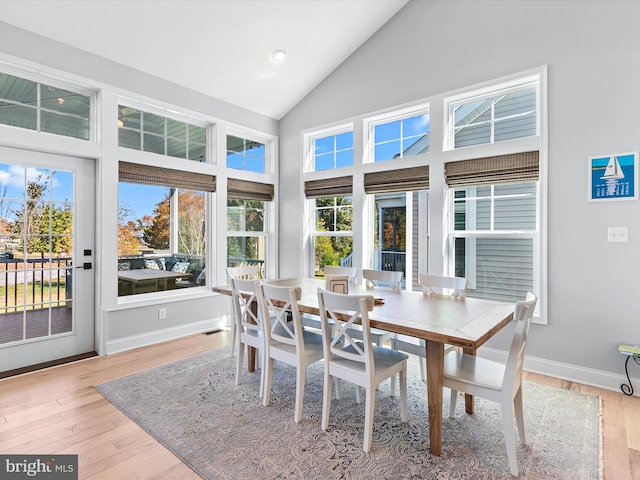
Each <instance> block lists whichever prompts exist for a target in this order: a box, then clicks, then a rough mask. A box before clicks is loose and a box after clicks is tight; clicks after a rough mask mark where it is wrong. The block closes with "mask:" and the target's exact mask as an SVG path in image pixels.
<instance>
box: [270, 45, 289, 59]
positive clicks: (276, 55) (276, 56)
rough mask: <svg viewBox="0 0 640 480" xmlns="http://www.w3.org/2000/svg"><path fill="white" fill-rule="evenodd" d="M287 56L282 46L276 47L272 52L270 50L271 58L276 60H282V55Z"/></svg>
mask: <svg viewBox="0 0 640 480" xmlns="http://www.w3.org/2000/svg"><path fill="white" fill-rule="evenodd" d="M286 56H287V52H285V51H284V50H283V49H282V48H276V49H275V50H274V51H273V52H271V58H273V59H274V60H275V61H276V62H281V61H283V60H284V57H286Z"/></svg>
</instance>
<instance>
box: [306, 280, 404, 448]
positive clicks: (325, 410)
mask: <svg viewBox="0 0 640 480" xmlns="http://www.w3.org/2000/svg"><path fill="white" fill-rule="evenodd" d="M318 305H319V310H320V318H321V319H322V341H323V345H324V391H323V399H322V421H321V428H322V430H325V431H326V430H327V428H328V426H329V415H330V413H331V394H332V378H336V379H338V381H340V380H346V381H348V382H351V383H353V384H355V385H356V388H364V389H365V391H366V394H365V421H364V440H363V446H362V449H363V450H364V451H365V452H368V451H370V450H371V441H372V440H371V438H372V433H373V414H374V410H375V395H376V393H375V392H376V386H377V385H379V384H380V383H381V382H383V381H385V380H386V379H388V378H390V377H393V376H394V375H397V374H399V375H400V418H401V419H402V421H403V422H406V421H407V358H408V356H407V355H406V354H404V353H402V352H396V351H394V350H391V349H389V348H381V347H378V346H377V345H374V344H373V342H372V339H371V333H370V326H369V312H370V311H371V310H372V309H373V296H372V295H348V294H347V295H345V294H342V293H333V292H328V291H326V290H323V289H321V288H319V289H318ZM345 315H346V317H347V319H345ZM330 318H331V319H332V320H333V322H334V323H335V327H336V328H335V329H334V330H335V335H334V334H332V329H331V326H330V325H329V319H330ZM355 321H360V323H361V325H362V327H363V328H362V331H363V333H364V335H363V336H364V340H363V341H356V339H354V338H353V336H352V335H351V332H353V330H352V328H351V327H352V326H353V324H354V322H355ZM336 399H337V400H339V399H340V388H336Z"/></svg>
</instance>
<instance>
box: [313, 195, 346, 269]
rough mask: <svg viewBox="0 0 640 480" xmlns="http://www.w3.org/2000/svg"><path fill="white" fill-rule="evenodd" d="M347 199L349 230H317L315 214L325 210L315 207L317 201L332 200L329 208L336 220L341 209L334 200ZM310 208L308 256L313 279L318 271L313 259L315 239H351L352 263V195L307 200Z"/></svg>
mask: <svg viewBox="0 0 640 480" xmlns="http://www.w3.org/2000/svg"><path fill="white" fill-rule="evenodd" d="M347 197H348V198H349V199H350V201H351V203H350V205H349V207H350V208H351V230H317V228H316V227H317V222H316V218H317V212H318V210H320V209H326V208H327V207H318V205H317V200H319V199H326V198H333V199H334V202H333V206H332V207H331V208H332V209H333V210H334V212H336V215H334V219H337V217H338V215H337V211H338V208H341V207H340V206H339V205H338V204H337V202H336V199H337V198H347ZM308 201H309V203H310V206H311V212H312V213H311V215H310V221H311V228H310V244H311V248H310V256H311V273H312V275H313V277H315V276H316V272H317V271H319V270H316V265H315V258H316V239H317V238H321V237H325V238H326V237H329V238H334V237H335V238H340V237H342V238H350V239H351V255H352V261H353V258H354V257H353V254H354V252H353V248H354V245H353V241H354V236H353V229H354V228H353V227H354V226H353V221H354V218H353V215H354V208H353V195H352V194H351V195H336V196H333V197H326V196H325V197H316V198H309V199H308ZM342 208H346V207H342ZM319 268H320V266H319V265H318V269H319Z"/></svg>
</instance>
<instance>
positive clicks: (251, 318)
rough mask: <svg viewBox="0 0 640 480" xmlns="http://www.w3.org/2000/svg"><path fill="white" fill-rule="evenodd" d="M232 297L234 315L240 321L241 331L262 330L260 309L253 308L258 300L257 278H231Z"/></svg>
mask: <svg viewBox="0 0 640 480" xmlns="http://www.w3.org/2000/svg"><path fill="white" fill-rule="evenodd" d="M229 283H230V285H231V298H232V302H233V315H234V318H235V319H236V322H237V323H238V326H239V329H240V331H254V332H261V331H262V322H261V321H260V315H259V313H258V312H259V310H256V309H254V308H252V304H253V303H254V302H257V285H258V282H257V281H256V280H243V279H240V278H230V279H229Z"/></svg>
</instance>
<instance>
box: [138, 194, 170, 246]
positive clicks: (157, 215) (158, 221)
mask: <svg viewBox="0 0 640 480" xmlns="http://www.w3.org/2000/svg"><path fill="white" fill-rule="evenodd" d="M170 214H171V190H168V191H167V194H166V195H165V197H164V198H163V199H162V200H161V201H160V202H158V203H157V204H156V206H155V208H154V209H153V216H151V217H150V216H144V217H142V218H141V219H138V220H137V222H138V228H139V229H140V230H141V231H142V240H143V241H144V243H145V245H148V246H149V247H151V248H153V249H158V250H166V249H168V248H169V222H170Z"/></svg>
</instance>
